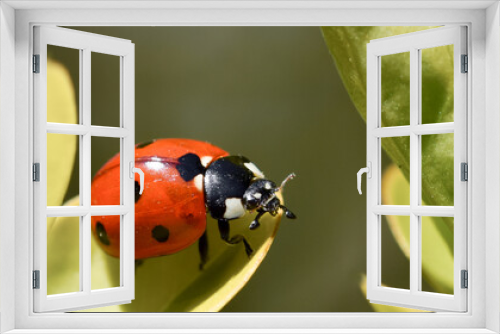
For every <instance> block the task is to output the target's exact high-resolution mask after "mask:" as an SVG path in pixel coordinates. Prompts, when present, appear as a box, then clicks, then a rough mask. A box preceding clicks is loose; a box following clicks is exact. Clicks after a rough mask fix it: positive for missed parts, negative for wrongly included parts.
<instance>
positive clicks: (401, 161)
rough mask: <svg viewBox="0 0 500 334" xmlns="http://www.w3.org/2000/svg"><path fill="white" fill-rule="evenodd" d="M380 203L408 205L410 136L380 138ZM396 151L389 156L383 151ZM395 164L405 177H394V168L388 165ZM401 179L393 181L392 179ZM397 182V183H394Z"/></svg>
mask: <svg viewBox="0 0 500 334" xmlns="http://www.w3.org/2000/svg"><path fill="white" fill-rule="evenodd" d="M380 141H381V144H382V151H383V152H381V153H382V154H381V157H382V166H381V167H382V168H384V169H383V174H382V183H381V184H382V189H381V196H382V204H383V205H410V186H409V182H408V181H407V180H408V178H409V176H410V137H409V136H405V137H391V138H382V139H381V140H380ZM385 150H388V151H390V152H398V155H396V156H393V157H389V156H388V155H387V154H386V153H385V152H386V151H385ZM393 164H395V165H396V166H397V167H398V168H399V169H400V171H401V172H402V173H403V175H405V177H406V180H405V179H399V178H396V177H395V175H394V173H395V172H396V171H395V170H394V169H391V168H390V166H392V165H393ZM396 179H397V180H401V181H394V180H396ZM395 182H399V183H397V184H396V183H395Z"/></svg>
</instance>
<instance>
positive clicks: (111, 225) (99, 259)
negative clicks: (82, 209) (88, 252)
mask: <svg viewBox="0 0 500 334" xmlns="http://www.w3.org/2000/svg"><path fill="white" fill-rule="evenodd" d="M120 219H121V216H93V217H92V234H93V240H92V259H91V261H92V264H91V265H92V281H91V289H92V290H98V289H106V288H114V287H119V286H120V236H121V221H120ZM102 271H106V273H103V272H102Z"/></svg>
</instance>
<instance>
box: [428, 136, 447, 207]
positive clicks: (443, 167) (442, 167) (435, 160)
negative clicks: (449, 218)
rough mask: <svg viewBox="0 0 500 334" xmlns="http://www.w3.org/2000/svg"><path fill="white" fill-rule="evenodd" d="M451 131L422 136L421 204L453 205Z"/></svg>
mask: <svg viewBox="0 0 500 334" xmlns="http://www.w3.org/2000/svg"><path fill="white" fill-rule="evenodd" d="M453 138H454V136H453V133H446V134H439V135H425V136H422V205H439V206H453V203H454V201H453V197H454V184H453V180H454V178H453V175H454V168H453V167H454V153H453V146H454V145H453Z"/></svg>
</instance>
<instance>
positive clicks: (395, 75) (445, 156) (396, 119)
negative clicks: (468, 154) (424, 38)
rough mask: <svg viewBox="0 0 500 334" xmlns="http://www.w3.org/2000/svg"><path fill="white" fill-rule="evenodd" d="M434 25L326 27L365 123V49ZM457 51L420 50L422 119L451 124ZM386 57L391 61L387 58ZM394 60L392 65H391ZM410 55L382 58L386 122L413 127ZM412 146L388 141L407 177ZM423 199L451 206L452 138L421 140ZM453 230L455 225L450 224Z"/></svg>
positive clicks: (388, 148)
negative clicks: (454, 57) (368, 45)
mask: <svg viewBox="0 0 500 334" xmlns="http://www.w3.org/2000/svg"><path fill="white" fill-rule="evenodd" d="M429 28H432V27H323V28H322V32H323V36H324V39H325V41H326V44H327V46H328V48H329V50H330V53H331V54H332V56H333V59H334V61H335V64H336V66H337V69H338V72H339V74H340V76H341V78H342V80H343V82H344V85H345V87H346V89H347V91H348V93H349V95H350V96H351V99H352V101H353V103H354V105H355V106H356V108H357V110H358V112H359V113H360V114H361V116H362V117H363V118H364V119H365V120H366V45H367V43H369V42H370V40H373V39H378V38H383V37H388V36H394V35H399V34H405V33H410V32H415V31H419V30H424V29H429ZM452 55H453V48H452V47H451V46H445V47H438V48H433V49H426V50H423V51H422V89H423V92H422V110H423V115H422V119H423V122H424V123H435V122H450V121H453V58H452ZM386 57H391V58H387V59H386ZM389 60H390V61H389ZM408 77H409V57H407V56H404V55H403V54H396V55H394V56H392V55H391V56H384V57H382V105H383V108H384V109H383V116H382V121H383V123H384V125H385V126H395V125H401V124H409V101H410V99H409V94H410V90H409V78H408ZM409 149H410V148H409V146H408V145H405V140H404V139H403V138H398V137H395V138H387V139H386V140H384V150H385V151H386V152H387V154H388V155H389V156H390V157H391V159H392V161H393V162H394V163H396V164H397V165H398V166H399V167H400V168H401V170H402V172H403V174H404V176H405V177H406V179H409V175H410V166H409V161H408V159H407V158H406V157H408V156H409V155H408V153H409V152H408V151H409ZM422 169H423V170H422V198H423V200H424V201H425V202H426V203H428V204H429V205H453V135H432V136H422ZM446 223H447V225H448V226H449V227H450V228H451V223H450V222H449V221H446Z"/></svg>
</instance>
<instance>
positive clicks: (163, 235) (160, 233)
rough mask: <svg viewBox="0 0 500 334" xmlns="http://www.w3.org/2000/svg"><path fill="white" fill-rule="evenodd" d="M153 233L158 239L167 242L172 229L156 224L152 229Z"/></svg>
mask: <svg viewBox="0 0 500 334" xmlns="http://www.w3.org/2000/svg"><path fill="white" fill-rule="evenodd" d="M151 235H152V237H153V238H154V239H155V240H156V241H158V242H165V241H167V240H168V237H169V236H170V231H169V230H168V228H166V227H165V226H162V225H156V226H155V227H154V228H153V230H152V231H151Z"/></svg>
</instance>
